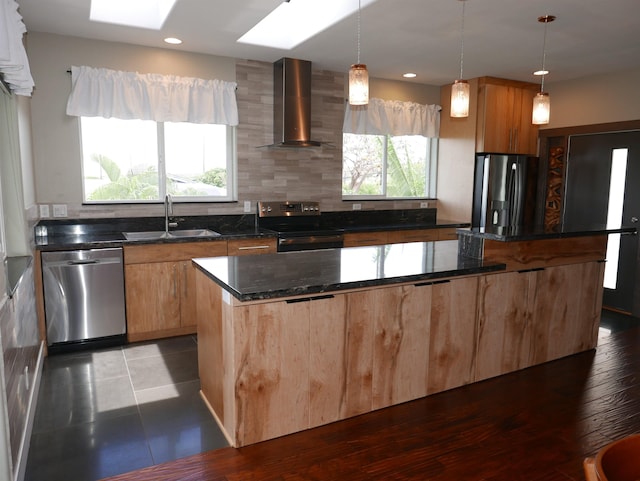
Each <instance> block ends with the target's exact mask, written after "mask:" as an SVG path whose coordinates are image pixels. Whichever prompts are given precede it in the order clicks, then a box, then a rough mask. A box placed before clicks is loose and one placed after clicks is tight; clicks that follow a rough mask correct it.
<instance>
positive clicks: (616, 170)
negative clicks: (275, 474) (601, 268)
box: [563, 131, 640, 316]
mask: <svg viewBox="0 0 640 481" xmlns="http://www.w3.org/2000/svg"><path fill="white" fill-rule="evenodd" d="M639 185H640V131H628V132H614V133H603V134H589V135H573V136H571V137H569V155H568V159H567V175H566V182H565V199H564V214H563V221H564V223H566V224H573V225H589V224H594V223H595V224H606V225H607V226H608V227H618V226H620V225H632V224H634V223H636V222H638V218H640V189H639V188H638V186H639ZM638 238H639V237H638V236H637V235H622V236H621V235H620V234H612V235H610V236H609V242H608V246H607V265H606V268H605V286H604V287H605V291H604V297H603V304H604V305H605V306H607V307H611V308H614V309H618V310H621V311H624V312H628V313H633V314H634V315H636V316H638V315H640V296H639V295H635V293H634V290H635V284H636V282H635V281H636V278H638V279H640V271H639V262H638V259H637V255H638Z"/></svg>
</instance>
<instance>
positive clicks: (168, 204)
mask: <svg viewBox="0 0 640 481" xmlns="http://www.w3.org/2000/svg"><path fill="white" fill-rule="evenodd" d="M172 215H173V199H172V198H171V194H167V195H165V196H164V232H165V234H168V233H169V227H176V226H177V225H178V223H177V222H169V216H172Z"/></svg>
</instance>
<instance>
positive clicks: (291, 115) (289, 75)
mask: <svg viewBox="0 0 640 481" xmlns="http://www.w3.org/2000/svg"><path fill="white" fill-rule="evenodd" d="M273 142H274V143H273V146H274V147H318V146H320V145H321V144H320V142H316V141H313V140H311V62H309V61H308V60H298V59H295V58H287V57H284V58H281V59H280V60H278V61H277V62H275V63H274V64H273Z"/></svg>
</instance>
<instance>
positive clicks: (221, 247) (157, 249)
mask: <svg viewBox="0 0 640 481" xmlns="http://www.w3.org/2000/svg"><path fill="white" fill-rule="evenodd" d="M226 255H227V241H226V240H215V241H206V242H176V243H171V244H145V245H137V246H124V263H125V264H143V263H147V262H171V261H185V260H189V259H193V258H195V257H215V256H226Z"/></svg>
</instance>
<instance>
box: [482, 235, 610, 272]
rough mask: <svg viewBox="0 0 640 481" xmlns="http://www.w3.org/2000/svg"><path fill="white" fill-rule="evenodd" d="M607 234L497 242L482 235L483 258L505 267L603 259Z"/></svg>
mask: <svg viewBox="0 0 640 481" xmlns="http://www.w3.org/2000/svg"><path fill="white" fill-rule="evenodd" d="M606 252H607V236H606V235H593V236H584V237H569V238H560V239H538V240H526V241H514V242H500V241H496V240H492V239H484V255H483V259H485V260H487V261H492V262H504V263H505V264H507V269H508V270H518V269H531V268H536V267H545V266H554V265H563V264H568V263H580V262H589V261H601V260H604V258H605V254H606Z"/></svg>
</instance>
